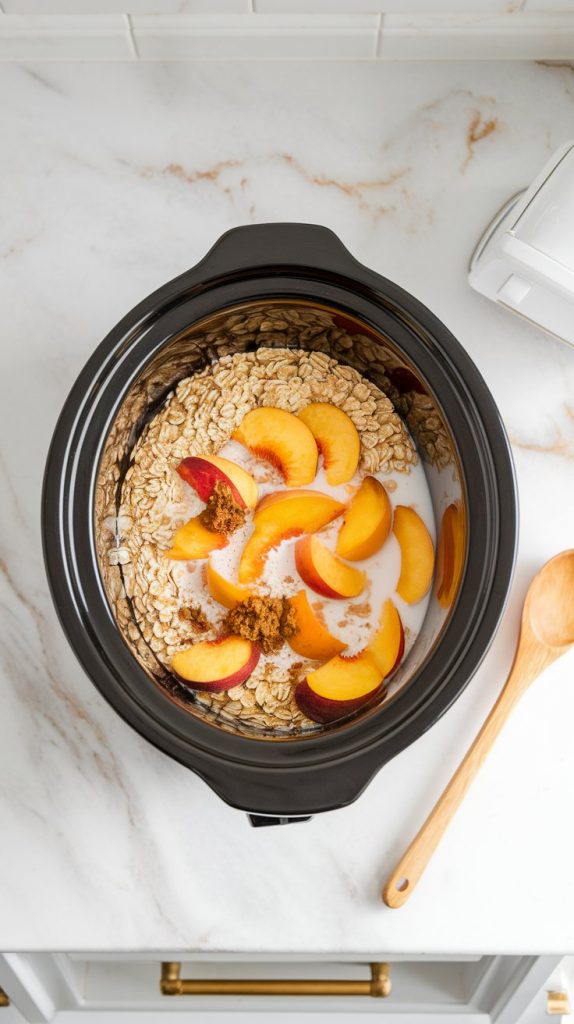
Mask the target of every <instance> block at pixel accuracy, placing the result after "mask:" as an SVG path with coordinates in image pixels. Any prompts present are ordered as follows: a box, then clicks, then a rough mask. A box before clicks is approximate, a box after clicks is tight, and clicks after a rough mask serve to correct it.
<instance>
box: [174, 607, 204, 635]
mask: <svg viewBox="0 0 574 1024" xmlns="http://www.w3.org/2000/svg"><path fill="white" fill-rule="evenodd" d="M179 617H180V619H181V621H182V622H185V623H186V625H188V626H189V628H190V629H191V631H192V633H207V630H208V629H211V623H210V621H209V619H208V618H207V616H206V615H205V613H204V612H202V610H201V608H200V607H199V606H198V605H190V606H189V607H187V608H180V609H179Z"/></svg>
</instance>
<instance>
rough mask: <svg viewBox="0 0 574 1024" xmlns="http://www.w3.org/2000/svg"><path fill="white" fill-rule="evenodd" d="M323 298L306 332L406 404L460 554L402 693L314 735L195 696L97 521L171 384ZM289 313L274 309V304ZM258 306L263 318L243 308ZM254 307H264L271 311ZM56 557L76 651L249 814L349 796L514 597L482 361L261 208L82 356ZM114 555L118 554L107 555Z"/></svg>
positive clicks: (406, 299)
mask: <svg viewBox="0 0 574 1024" xmlns="http://www.w3.org/2000/svg"><path fill="white" fill-rule="evenodd" d="M302 307H304V308H305V309H306V310H307V311H316V312H317V316H319V314H320V321H321V327H322V329H321V331H315V332H313V331H307V332H306V335H305V337H304V338H303V340H301V339H299V340H298V342H297V347H299V348H320V349H321V350H322V351H326V352H328V353H329V354H330V355H331V356H333V357H334V358H336V359H337V360H338V361H339V362H342V363H346V364H347V365H349V366H352V367H354V368H356V369H357V370H359V371H360V372H361V373H362V374H363V375H364V376H365V377H367V378H368V379H370V380H371V381H372V382H373V383H375V384H376V385H377V386H378V387H379V388H380V389H381V390H383V391H384V392H385V393H386V394H387V395H388V396H389V397H390V398H391V399H392V401H393V402H394V404H395V407H396V409H397V410H398V411H399V412H400V413H401V414H402V415H403V416H404V418H405V421H406V423H407V424H408V426H409V429H410V431H411V434H412V436H413V437H414V440H415V443H416V445H417V448H418V451H419V455H420V457H421V459H422V462H423V465H424V467H425V472H426V474H427V480H428V484H429V489H430V493H431V496H432V500H433V506H434V514H435V520H436V522H437V524H440V523H441V521H442V520H443V518H444V513H445V509H447V508H449V507H450V508H455V509H456V510H457V513H458V515H459V517H461V518H462V519H463V521H464V533H463V534H461V536H463V537H464V541H463V543H464V550H463V551H462V552H460V553H459V554H460V558H459V562H460V572H459V573H458V578H457V580H456V587H455V592H454V593H452V594H451V596H450V598H449V600H448V601H447V602H445V600H444V592H443V594H442V599H441V593H440V590H439V589H438V588H437V587H435V590H434V592H433V596H432V598H431V601H430V604H429V608H428V611H427V614H426V618H425V622H424V625H423V628H422V630H421V632H420V634H419V635H418V637H417V640H416V643H415V645H414V647H413V649H412V651H411V652H410V654H409V656H408V658H407V659H406V660H405V662H404V664H403V666H402V667H401V669H400V673H399V676H398V679H397V682H396V684H395V685H394V687H393V693H392V696H390V697H389V698H388V699H386V700H385V701H383V702H382V703H380V704H379V705H378V706H376V707H367V708H364V709H362V710H361V711H358V712H356V713H355V714H354V715H352V716H350V717H349V718H348V719H346V720H344V721H342V722H338V723H332V724H331V725H329V726H324V727H322V728H320V729H317V730H315V731H313V732H311V733H309V734H305V733H303V734H297V735H293V736H283V737H282V738H280V739H277V738H276V737H273V736H270V735H269V734H266V733H265V730H263V729H262V730H260V731H257V730H256V729H254V728H251V729H249V728H241V727H239V726H237V727H233V726H232V725H230V724H229V723H226V722H223V721H220V720H218V718H217V716H216V714H214V713H213V712H212V711H209V710H208V709H207V710H206V709H205V707H202V705H200V704H198V703H195V702H194V699H193V693H191V692H190V693H189V695H188V696H187V697H186V698H184V697H183V696H182V693H181V690H182V688H181V687H180V686H178V684H177V682H176V680H175V679H174V678H173V677H172V676H171V675H170V673H169V671H168V670H167V669H166V668H165V667H164V666H162V665H160V664H159V662H158V661H157V659H156V657H155V655H154V654H153V651H151V650H150V648H149V647H148V645H147V644H146V643H145V641H144V639H143V636H142V634H141V632H140V630H139V629H138V627H137V623H136V621H135V618H134V616H133V613H132V612H133V610H132V609H131V606H130V602H129V599H128V597H127V595H126V591H125V587H124V583H123V578H122V565H121V564H114V560H113V559H110V558H109V557H107V556H108V555H109V552H108V551H107V547H106V545H107V544H109V539H108V540H107V539H106V538H109V537H110V533H109V529H108V530H107V531H106V530H105V529H104V526H103V519H104V516H105V515H106V514H108V513H109V509H110V505H111V506H112V507H113V506H114V504H115V505H116V506H119V497H120V490H121V486H122V481H123V479H124V476H125V473H126V470H127V468H128V466H129V464H130V454H131V452H132V450H133V448H134V445H135V443H136V441H137V439H138V437H139V436H140V434H141V431H142V430H143V429H144V427H145V425H146V423H147V422H148V421H149V419H150V417H151V416H152V415H153V414H154V413H155V412H156V411H157V410H158V409H159V408H160V407H161V405H162V403H163V402H165V400H166V398H167V396H168V395H169V394H170V393H171V392H172V391H173V387H174V385H175V384H176V383H177V382H178V381H179V380H181V379H182V378H183V377H185V376H189V374H190V373H193V372H195V371H197V370H200V369H202V368H203V367H205V366H206V365H207V364H208V363H210V362H212V361H213V360H215V359H217V358H218V357H219V356H221V355H222V354H224V353H229V352H230V351H231V352H233V351H249V350H253V349H254V348H255V347H257V346H259V345H274V346H279V345H282V344H284V343H285V342H284V340H282V338H281V337H280V336H278V334H277V332H276V331H275V332H273V333H272V335H270V336H266V334H265V331H264V330H263V329H259V331H250V330H244V331H243V332H236V333H235V334H234V333H233V332H231V333H230V331H229V330H228V329H226V326H227V327H228V325H229V324H230V323H237V322H238V317H239V319H240V320H241V316H245V314H249V316H251V314H258V313H264V314H265V313H272V314H275V315H276V314H277V312H278V311H280V310H288V309H291V310H297V309H301V308H302ZM275 318H276V317H275ZM246 322H250V321H249V317H247V320H246ZM254 322H259V324H260V325H261V324H264V323H265V317H264V316H259V318H257V316H255V320H254ZM43 538H44V554H45V560H46V566H47V572H48V577H49V581H50V586H51V589H52V595H53V599H54V602H55V605H56V608H57V611H58V614H59V616H60V619H61V622H62V625H63V627H64V630H65V631H66V633H67V636H68V638H69V640H70V643H71V645H72V647H73V649H74V651H75V652H76V654H77V656H78V658H79V660H80V662H81V664H82V666H83V667H84V669H85V670H86V672H87V673H88V675H89V676H90V678H91V679H92V681H93V682H94V683H95V685H96V686H97V688H98V689H99V691H100V692H101V693H102V694H103V696H104V697H105V698H106V699H107V700H108V701H109V702H110V704H111V705H112V706H113V707H114V708H115V709H116V711H117V712H118V713H119V714H120V715H121V716H122V717H123V718H124V719H125V720H126V721H127V722H129V723H130V725H132V726H133V727H134V729H136V730H137V731H138V732H139V733H140V734H141V735H142V736H144V737H145V738H146V739H148V740H149V741H150V742H151V743H153V744H154V745H155V746H156V747H158V748H159V749H161V750H163V751H164V752H165V753H166V754H168V755H169V756H171V757H173V758H175V759H176V760H178V761H180V762H181V763H182V764H184V765H186V766H187V767H189V768H191V769H192V770H193V771H195V772H197V773H198V774H199V775H200V776H201V777H202V778H203V779H204V780H205V781H206V782H207V783H208V784H209V785H210V786H211V787H212V788H213V789H214V790H215V791H216V793H218V794H219V795H220V796H221V797H222V798H223V799H224V800H225V801H227V802H228V803H229V804H231V805H233V806H234V807H238V808H242V809H244V810H246V811H248V812H250V814H251V815H252V821H253V822H254V823H271V822H275V821H281V822H283V821H287V820H292V819H298V818H302V817H305V816H308V815H310V814H313V813H316V812H319V811H327V810H331V809H333V808H337V807H341V806H344V805H345V804H348V803H350V802H351V801H353V800H355V799H356V798H357V797H358V795H359V794H360V793H361V791H362V790H363V788H364V787H365V786H366V785H367V783H368V782H369V780H370V779H371V778H372V777H373V775H374V774H375V773H376V772H377V771H378V770H379V769H380V768H381V767H382V766H383V765H384V764H385V763H386V762H387V761H389V760H390V758H392V757H394V756H395V754H397V753H398V752H399V751H400V750H402V749H403V748H404V747H406V746H407V745H408V744H410V743H412V742H413V741H414V740H416V739H417V738H418V737H419V736H420V735H421V734H422V733H423V732H424V731H425V730H426V729H428V728H429V726H431V725H432V724H433V723H434V722H436V721H437V719H438V718H439V717H440V716H441V715H442V714H443V713H444V712H445V711H446V709H447V708H448V707H449V706H450V705H451V704H452V702H453V701H454V700H455V699H456V698H457V697H458V695H459V694H460V693H461V692H462V690H463V689H464V687H465V686H466V685H467V683H468V681H469V679H470V678H471V677H472V675H473V673H474V672H475V671H476V669H477V667H478V665H479V664H480V662H481V661H482V659H483V657H484V655H485V653H486V651H487V649H488V647H489V645H490V643H491V641H492V638H493V636H494V633H495V631H496V628H497V626H498V623H499V622H500V618H501V615H502V613H503V609H504V606H505V602H506V598H507V594H508V590H509V586H510V582H511V576H512V570H513V564H514V558H515V549H516V541H517V498H516V487H515V479H514V473H513V466H512V460H511V455H510V450H509V444H508V440H507V437H506V434H505V431H504V428H503V426H502V423H501V420H500V416H499V413H498V410H497V408H496V405H495V403H494V401H493V399H492V396H491V395H490V393H489V391H488V389H487V387H486V385H485V383H484V381H483V380H482V378H481V376H480V375H479V373H478V371H477V369H476V367H475V366H474V364H473V363H472V362H471V360H470V359H469V357H468V356H467V355H466V353H465V352H464V350H463V349H462V348H461V346H460V345H459V344H458V342H457V341H456V340H455V338H454V337H453V336H452V335H451V334H450V333H449V331H448V330H447V329H446V328H445V327H444V325H443V324H442V323H441V322H440V321H439V320H437V319H436V317H434V316H433V315H432V313H430V312H429V310H428V309H426V308H425V307H424V306H422V305H421V304H420V303H419V302H417V300H416V299H414V298H413V297H412V296H411V295H409V294H408V293H407V292H405V291H403V289H401V288H399V287H398V286H397V285H396V284H393V283H392V282H390V281H388V280H386V279H385V278H382V277H380V276H379V275H378V274H375V273H374V272H373V271H371V270H368V269H367V268H366V267H364V266H362V265H361V264H360V263H358V262H357V261H356V260H355V259H354V258H353V257H352V256H351V254H350V253H349V252H348V251H347V250H346V249H345V247H344V246H343V245H342V243H341V242H340V241H339V239H338V238H337V237H336V236H335V235H334V234H333V233H332V232H331V231H329V230H328V229H326V228H323V227H317V226H313V225H307V224H264V225H258V226H249V227H242V228H236V229H234V230H232V231H229V232H227V234H225V235H224V236H223V237H222V238H221V239H220V240H219V241H218V242H217V243H216V245H215V246H214V247H213V249H211V251H210V252H209V253H208V254H207V256H206V257H205V258H204V259H203V260H202V261H201V262H200V263H199V264H198V265H197V266H196V267H193V268H192V269H191V270H189V271H187V272H186V273H184V274H182V275H181V276H180V277H178V278H176V279H175V280H173V281H170V282H169V283H168V284H166V285H164V286H163V287H161V288H160V289H159V290H158V291H156V292H154V293H153V294H152V295H150V296H148V298H146V299H144V300H143V302H141V303H140V304H139V305H138V306H136V308H135V309H133V310H132V311H131V312H130V313H128V314H127V316H125V317H124V319H123V320H122V321H121V322H120V323H119V324H118V325H117V326H116V327H114V328H113V330H112V331H111V332H110V334H109V335H108V336H107V338H105V340H104V341H103V342H102V343H101V344H100V345H99V347H98V348H97V349H96V351H95V353H94V354H93V356H92V357H91V359H90V360H89V362H88V363H87V365H86V366H85V367H84V369H83V370H82V372H81V374H80V376H79V377H78V380H77V381H76V383H75V385H74V387H73V388H72V391H71V393H70V395H69V397H68V399H67V402H66V404H65V406H64V409H63V411H62V413H61V416H60V419H59V421H58V424H57V426H56V430H55V434H54V437H53V440H52V445H51V448H50V452H49V456H48V462H47V467H46V475H45V482H44V492H43ZM110 563H112V564H110Z"/></svg>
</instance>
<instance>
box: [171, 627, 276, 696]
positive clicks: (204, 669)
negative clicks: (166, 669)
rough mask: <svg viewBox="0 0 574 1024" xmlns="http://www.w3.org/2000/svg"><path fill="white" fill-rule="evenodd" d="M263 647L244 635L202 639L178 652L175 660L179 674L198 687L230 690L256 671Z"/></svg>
mask: <svg viewBox="0 0 574 1024" xmlns="http://www.w3.org/2000/svg"><path fill="white" fill-rule="evenodd" d="M260 653H261V652H260V650H259V647H258V646H257V644H254V643H252V642H251V640H244V639H243V637H242V636H226V637H221V638H220V639H218V640H201V641H199V643H196V644H193V645H192V646H191V647H188V648H186V650H184V651H177V652H176V653H175V654H174V656H173V658H172V661H171V667H172V669H173V671H174V672H175V674H176V675H177V676H178V677H179V678H180V679H181V680H182V682H184V683H185V684H186V686H190V687H191V688H192V689H194V690H210V691H211V692H212V693H216V692H217V691H219V690H230V689H231V687H232V686H239V684H240V683H244V682H245V680H246V679H249V676H250V675H251V673H252V672H253V669H254V668H255V666H256V665H257V662H258V661H259V655H260Z"/></svg>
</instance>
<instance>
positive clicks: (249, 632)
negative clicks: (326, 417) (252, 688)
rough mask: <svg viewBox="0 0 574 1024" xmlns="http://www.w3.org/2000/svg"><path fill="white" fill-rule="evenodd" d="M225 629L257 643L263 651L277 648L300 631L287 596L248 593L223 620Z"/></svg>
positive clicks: (267, 651) (276, 649) (267, 652)
mask: <svg viewBox="0 0 574 1024" xmlns="http://www.w3.org/2000/svg"><path fill="white" fill-rule="evenodd" d="M223 630H224V632H225V633H235V634H236V635H238V636H243V637H245V639H246V640H253V641H255V643H258V644H259V646H260V647H261V649H262V651H263V652H264V654H269V653H270V652H271V651H278V650H279V648H280V647H282V646H283V644H284V642H285V640H287V639H288V638H289V637H290V636H293V635H294V634H295V633H296V632H297V616H296V614H295V609H294V608H293V606H292V605H291V602H290V601H289V600H288V599H287V598H286V597H255V596H253V597H248V598H246V599H245V601H240V602H239V604H237V605H236V606H235V608H232V609H231V611H230V612H229V613H228V614H227V615H226V616H225V619H224V620H223Z"/></svg>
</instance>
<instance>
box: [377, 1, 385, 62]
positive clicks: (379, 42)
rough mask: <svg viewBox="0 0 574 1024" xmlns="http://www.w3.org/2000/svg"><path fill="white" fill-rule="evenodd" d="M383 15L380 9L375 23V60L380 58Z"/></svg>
mask: <svg viewBox="0 0 574 1024" xmlns="http://www.w3.org/2000/svg"><path fill="white" fill-rule="evenodd" d="M384 20H385V15H384V14H383V12H382V11H381V13H380V14H379V20H378V23H377V37H376V42H375V60H380V58H381V56H382V51H383V24H384Z"/></svg>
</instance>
